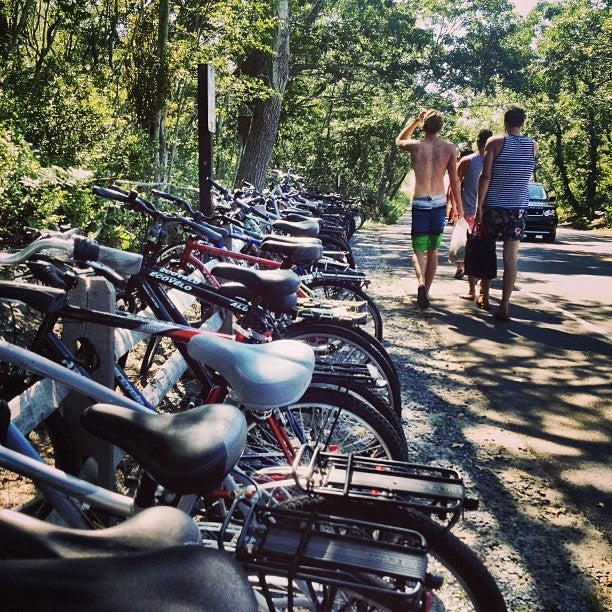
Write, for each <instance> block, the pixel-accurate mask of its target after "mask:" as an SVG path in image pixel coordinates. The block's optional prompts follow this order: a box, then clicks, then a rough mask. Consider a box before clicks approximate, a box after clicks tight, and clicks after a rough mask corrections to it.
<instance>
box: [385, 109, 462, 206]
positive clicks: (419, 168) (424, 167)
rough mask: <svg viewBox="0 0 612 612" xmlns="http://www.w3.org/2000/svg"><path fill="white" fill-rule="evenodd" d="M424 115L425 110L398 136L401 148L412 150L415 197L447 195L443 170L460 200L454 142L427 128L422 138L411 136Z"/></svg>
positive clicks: (397, 140) (397, 143) (454, 193)
mask: <svg viewBox="0 0 612 612" xmlns="http://www.w3.org/2000/svg"><path fill="white" fill-rule="evenodd" d="M424 115H425V111H423V112H422V113H421V114H420V115H419V117H418V119H416V120H415V121H413V122H412V123H410V124H407V125H406V127H405V128H404V129H403V130H402V131H401V132H400V133H399V135H398V137H397V138H396V140H395V144H396V145H397V146H398V147H399V148H400V149H403V150H404V151H408V152H409V153H410V156H411V159H412V168H413V170H414V178H415V185H414V197H422V196H434V195H444V194H445V193H446V187H445V185H444V174H445V173H446V172H448V176H449V181H450V186H451V191H452V192H453V195H454V197H455V199H456V198H459V200H458V201H461V193H460V185H459V179H458V177H457V157H456V156H457V151H456V148H455V145H454V144H453V143H452V142H448V141H447V140H442V139H441V138H439V137H438V133H437V132H435V133H428V132H426V133H425V135H424V137H423V138H422V139H421V140H417V139H415V138H412V132H414V130H415V128H416V127H417V125H419V124H420V123H422V122H423V117H424Z"/></svg>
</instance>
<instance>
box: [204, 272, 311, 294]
mask: <svg viewBox="0 0 612 612" xmlns="http://www.w3.org/2000/svg"><path fill="white" fill-rule="evenodd" d="M212 272H213V274H214V275H215V276H216V277H221V278H226V279H227V280H229V281H235V282H238V283H242V284H243V285H244V286H245V287H247V288H248V289H250V290H251V291H253V293H254V294H255V295H259V296H261V297H262V298H265V299H270V298H272V297H274V296H283V297H284V296H287V295H291V294H293V293H295V292H296V291H297V290H298V288H299V286H300V277H299V276H298V275H297V274H295V273H294V272H291V270H254V269H253V268H247V267H245V266H239V265H236V264H230V263H218V264H216V265H215V267H214V268H213V270H212Z"/></svg>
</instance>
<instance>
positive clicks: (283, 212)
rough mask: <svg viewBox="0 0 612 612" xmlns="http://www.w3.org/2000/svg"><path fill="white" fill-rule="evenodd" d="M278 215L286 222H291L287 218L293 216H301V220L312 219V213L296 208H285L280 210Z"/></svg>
mask: <svg viewBox="0 0 612 612" xmlns="http://www.w3.org/2000/svg"><path fill="white" fill-rule="evenodd" d="M280 213H281V216H282V217H284V218H286V219H287V221H291V220H292V219H290V218H289V217H290V216H291V215H293V214H295V215H301V216H302V219H304V218H308V217H312V211H311V210H306V209H305V208H297V207H292V208H285V209H284V210H281V211H280Z"/></svg>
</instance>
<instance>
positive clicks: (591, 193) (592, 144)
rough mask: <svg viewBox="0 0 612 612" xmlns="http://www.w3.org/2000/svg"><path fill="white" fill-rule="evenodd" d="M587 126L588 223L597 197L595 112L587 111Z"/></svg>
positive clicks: (593, 215) (586, 203)
mask: <svg viewBox="0 0 612 612" xmlns="http://www.w3.org/2000/svg"><path fill="white" fill-rule="evenodd" d="M589 93H590V95H591V96H594V93H593V92H589ZM588 120H589V122H588V125H587V127H586V133H587V135H588V139H589V140H588V166H587V176H586V185H585V190H584V191H585V193H584V195H585V200H586V201H585V208H586V209H587V210H588V212H587V217H588V219H589V221H592V220H593V219H594V218H595V208H596V199H595V198H596V195H597V162H598V151H599V135H598V130H597V127H596V125H595V112H594V111H593V110H589V112H588Z"/></svg>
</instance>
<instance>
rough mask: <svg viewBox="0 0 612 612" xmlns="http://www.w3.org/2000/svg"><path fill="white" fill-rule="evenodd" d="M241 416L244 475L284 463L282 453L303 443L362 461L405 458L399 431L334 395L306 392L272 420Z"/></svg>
mask: <svg viewBox="0 0 612 612" xmlns="http://www.w3.org/2000/svg"><path fill="white" fill-rule="evenodd" d="M246 416H247V421H248V423H249V431H248V436H247V448H246V450H245V452H244V455H243V457H242V459H241V462H240V465H241V467H243V468H244V469H245V470H246V471H248V472H252V471H254V470H256V469H259V468H260V467H262V466H273V465H282V464H286V463H287V462H288V461H291V457H290V456H288V455H287V453H286V452H285V451H286V450H287V449H288V450H289V455H291V454H292V453H294V452H295V451H297V449H298V448H299V447H300V446H301V445H302V444H304V443H305V442H310V443H316V442H322V443H323V444H325V446H326V447H327V448H333V449H334V450H336V451H338V452H341V453H354V454H357V455H361V456H367V457H380V458H388V459H397V460H402V461H403V460H406V459H407V456H408V449H407V445H406V438H405V436H404V434H403V432H401V430H400V431H398V429H397V428H396V427H394V425H393V424H392V423H390V422H389V421H388V420H387V419H386V418H385V417H384V416H383V415H382V414H380V413H379V412H378V411H377V410H376V409H375V408H373V407H372V405H370V404H368V403H366V402H364V401H362V400H361V399H360V398H359V397H358V396H356V395H351V394H348V393H343V392H341V391H339V390H334V389H323V388H313V387H311V388H309V389H308V390H307V391H306V393H305V394H304V395H303V397H302V398H301V399H300V400H299V401H298V402H296V403H295V404H292V405H291V406H288V407H287V408H283V409H281V410H275V411H274V412H273V415H270V413H265V414H261V413H256V412H249V413H247V415H246ZM271 416H273V417H274V421H273V422H271V421H270V417H271ZM277 428H278V429H277ZM279 430H280V431H279ZM279 438H280V440H279Z"/></svg>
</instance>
